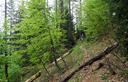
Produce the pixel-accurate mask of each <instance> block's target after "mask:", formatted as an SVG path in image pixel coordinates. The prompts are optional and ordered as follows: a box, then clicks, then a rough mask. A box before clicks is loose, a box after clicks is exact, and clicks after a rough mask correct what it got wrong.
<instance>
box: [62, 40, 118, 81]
mask: <svg viewBox="0 0 128 82" xmlns="http://www.w3.org/2000/svg"><path fill="white" fill-rule="evenodd" d="M117 46H118V43H117V42H115V43H114V44H113V45H111V46H109V47H107V48H106V49H104V50H103V51H101V52H100V53H99V54H97V55H96V56H95V57H93V58H91V59H90V60H88V61H87V62H85V63H83V64H82V65H80V66H79V67H78V68H77V69H75V70H74V71H72V72H71V73H70V74H69V75H68V76H66V77H65V78H64V79H63V80H62V81H60V82H67V81H68V80H69V79H71V77H73V75H75V74H76V72H78V71H80V70H81V69H83V68H84V67H85V66H88V65H92V64H93V63H94V62H96V61H97V60H101V59H102V58H103V57H105V56H106V55H107V54H109V53H110V52H111V51H113V50H114V49H115V48H117Z"/></svg>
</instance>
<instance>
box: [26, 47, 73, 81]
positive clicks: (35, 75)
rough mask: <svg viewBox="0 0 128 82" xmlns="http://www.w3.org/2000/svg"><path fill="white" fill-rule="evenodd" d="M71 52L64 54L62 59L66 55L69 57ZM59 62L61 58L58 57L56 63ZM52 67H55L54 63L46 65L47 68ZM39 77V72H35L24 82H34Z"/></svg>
mask: <svg viewBox="0 0 128 82" xmlns="http://www.w3.org/2000/svg"><path fill="white" fill-rule="evenodd" d="M71 52H72V49H71V50H69V51H68V52H66V53H65V54H64V55H63V56H62V57H66V56H67V55H69V54H70V53H71ZM60 60H61V57H59V58H58V59H57V62H59V61H60ZM52 65H55V62H52V63H51V64H49V65H48V68H49V67H51V66H52ZM40 76H41V70H40V71H39V72H37V73H36V74H34V75H33V76H31V77H30V78H29V79H27V80H26V81H25V82H34V80H36V79H37V78H39V77H40Z"/></svg>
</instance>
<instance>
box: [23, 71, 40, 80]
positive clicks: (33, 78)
mask: <svg viewBox="0 0 128 82" xmlns="http://www.w3.org/2000/svg"><path fill="white" fill-rule="evenodd" d="M40 76H41V71H39V72H37V73H36V74H35V75H33V76H32V77H31V78H30V79H28V80H26V81H25V82H33V81H34V80H36V79H37V78H38V77H40Z"/></svg>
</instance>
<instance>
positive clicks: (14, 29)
mask: <svg viewBox="0 0 128 82" xmlns="http://www.w3.org/2000/svg"><path fill="white" fill-rule="evenodd" d="M48 2H50V0H49V1H48V0H21V1H20V2H19V3H20V5H19V7H18V9H17V8H16V7H15V5H16V4H15V0H5V11H4V13H5V16H4V23H3V27H2V29H3V31H1V32H0V82H24V81H25V80H27V79H29V78H30V77H31V76H32V75H34V74H36V73H37V72H38V71H40V70H42V72H41V75H42V79H41V80H39V79H38V81H35V82H57V81H59V80H60V78H59V79H58V76H61V75H62V76H63V75H64V73H66V72H69V71H68V70H71V69H74V68H77V67H78V66H79V65H80V63H81V62H82V60H83V58H84V55H87V54H89V55H91V57H94V56H95V55H94V54H96V53H97V52H99V51H101V50H103V49H104V48H105V47H106V46H109V45H111V44H112V43H114V42H117V43H118V44H119V46H118V48H116V50H114V51H113V53H114V54H115V56H116V57H117V59H120V61H121V62H122V63H121V64H125V65H126V66H124V67H122V66H121V65H117V67H114V68H111V67H110V66H109V69H110V70H112V71H110V72H112V73H113V72H114V73H116V74H118V75H119V76H120V78H123V81H119V82H127V81H128V66H127V61H128V7H127V4H128V0H54V1H53V2H52V3H54V6H53V7H51V6H50V5H49V3H48ZM74 4H76V5H74ZM99 45H100V46H99ZM92 47H93V48H92ZM94 48H96V49H94ZM85 49H86V50H85ZM93 50H95V51H94V52H93ZM86 51H87V53H85V52H86ZM66 52H68V55H69V56H66V57H65V56H63V54H65V53H66ZM89 57H90V56H89ZM58 59H60V61H58ZM106 59H107V58H106ZM108 59H109V60H110V61H114V60H115V59H114V57H113V56H112V57H110V58H109V57H108ZM85 60H86V59H85ZM53 63H54V64H53ZM118 63H119V62H117V61H116V64H118ZM109 65H111V63H110V62H109ZM97 66H98V65H97ZM118 68H119V72H116V71H114V70H117V69H118ZM79 74H82V73H81V72H80V73H78V74H77V75H78V76H76V77H75V78H74V79H73V80H71V81H70V80H69V82H82V81H81V79H82V78H85V77H81V76H80V75H79ZM57 75H58V76H57ZM64 76H65V75H64ZM40 77H41V76H40ZM55 77H56V78H57V79H56V80H55ZM53 78H54V79H53ZM101 79H102V81H101V82H105V81H106V80H108V79H107V76H105V75H101ZM31 82H34V81H31ZM83 82H87V81H83ZM88 82H89V81H88ZM90 82H95V81H90ZM97 82H98V81H97ZM99 82H100V81H99ZM106 82H111V81H109V80H108V81H106ZM114 82H118V81H114Z"/></svg>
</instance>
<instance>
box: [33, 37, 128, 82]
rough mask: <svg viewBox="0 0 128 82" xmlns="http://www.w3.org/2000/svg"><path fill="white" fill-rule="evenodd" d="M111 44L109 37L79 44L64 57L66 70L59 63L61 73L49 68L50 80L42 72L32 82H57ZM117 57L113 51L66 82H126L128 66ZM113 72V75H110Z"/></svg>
mask: <svg viewBox="0 0 128 82" xmlns="http://www.w3.org/2000/svg"><path fill="white" fill-rule="evenodd" d="M113 42H114V40H113V39H110V36H106V37H105V38H102V40H98V41H96V42H90V43H86V42H79V43H78V45H77V46H76V47H75V48H74V49H73V51H72V53H71V54H69V55H68V56H66V57H65V60H66V62H67V65H68V68H66V69H65V67H64V65H63V62H62V61H59V65H61V67H62V69H63V73H60V72H58V70H57V68H56V67H55V66H51V67H50V68H49V69H48V70H49V71H50V73H51V74H53V76H52V78H50V77H48V76H47V74H46V73H45V72H44V71H42V74H41V77H39V78H38V79H36V80H35V81H34V82H59V81H60V80H61V79H63V78H64V77H65V76H67V75H68V74H69V73H71V71H73V70H74V69H75V68H77V67H79V66H80V65H81V64H82V63H84V62H86V61H88V60H89V59H90V58H92V57H94V56H95V54H96V53H98V52H100V51H102V50H103V49H105V48H106V47H108V46H109V45H111V44H113ZM117 56H118V55H117V53H116V54H115V51H113V52H112V53H110V54H109V55H108V56H107V57H105V58H104V59H103V60H100V61H97V62H95V63H94V64H92V65H91V66H87V67H85V68H84V69H82V70H81V71H79V72H77V73H76V74H75V75H74V76H73V77H72V78H71V79H70V80H69V81H68V82H128V75H127V74H128V73H125V71H124V69H125V68H126V70H127V67H128V64H126V63H127V62H126V63H125V65H124V63H122V62H123V60H124V59H123V58H120V57H117ZM121 69H123V70H121ZM113 71H114V72H115V74H112V72H113ZM44 78H45V79H44ZM126 79H127V80H126ZM125 80H126V81H125Z"/></svg>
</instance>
